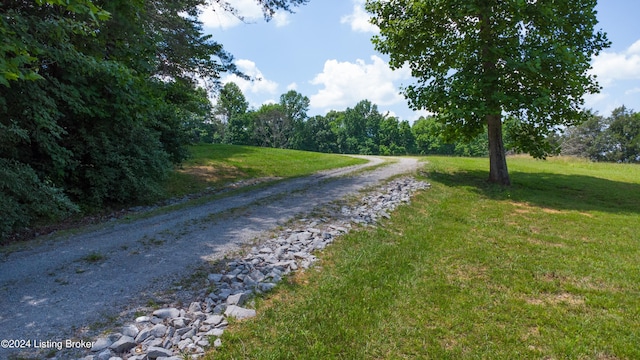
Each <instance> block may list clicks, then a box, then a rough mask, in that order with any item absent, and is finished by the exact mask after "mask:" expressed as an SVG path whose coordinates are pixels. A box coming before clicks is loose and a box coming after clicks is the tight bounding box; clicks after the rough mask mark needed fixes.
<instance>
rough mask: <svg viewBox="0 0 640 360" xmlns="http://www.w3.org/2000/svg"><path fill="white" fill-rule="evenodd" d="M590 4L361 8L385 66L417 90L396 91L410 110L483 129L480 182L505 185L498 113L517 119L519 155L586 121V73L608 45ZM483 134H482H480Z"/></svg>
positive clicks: (428, 1) (592, 86) (590, 0)
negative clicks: (407, 73)
mask: <svg viewBox="0 0 640 360" xmlns="http://www.w3.org/2000/svg"><path fill="white" fill-rule="evenodd" d="M595 5H596V0H558V1H525V0H521V1H499V0H469V1H459V0H445V1H436V0H394V1H387V0H368V1H367V4H366V9H367V10H368V11H369V12H370V13H372V15H373V18H372V23H373V24H375V25H377V26H378V27H379V28H380V35H377V36H375V37H374V39H373V42H374V44H375V47H376V49H377V50H379V51H381V52H382V53H385V54H389V55H390V66H391V67H392V68H393V69H397V68H400V67H403V66H406V65H408V66H409V67H410V68H411V71H412V75H413V76H414V77H415V78H417V79H418V80H417V83H416V84H413V85H409V86H407V87H406V88H405V89H404V94H405V96H406V97H407V98H408V99H409V103H410V105H411V106H412V107H413V108H415V109H426V110H429V111H431V112H434V113H436V114H438V120H439V121H441V122H442V123H443V124H444V126H445V127H444V129H443V131H445V132H447V133H448V134H449V135H452V136H455V137H456V138H466V139H472V138H474V137H476V136H477V135H478V134H480V133H481V132H484V131H488V139H489V154H490V156H489V157H490V169H489V180H490V181H491V182H494V183H499V184H503V185H509V184H510V178H509V173H508V170H507V162H506V157H505V149H504V146H503V139H502V115H503V114H505V113H506V114H509V115H513V116H515V117H517V118H518V119H520V120H521V123H520V126H521V129H520V131H518V132H517V133H518V134H519V136H521V137H522V141H520V144H521V145H522V150H523V151H526V152H529V153H531V154H532V155H534V156H536V157H541V158H544V156H546V155H547V151H548V150H549V147H548V146H547V145H546V141H547V135H548V134H550V133H553V132H555V131H556V129H557V128H559V127H562V126H570V125H574V124H577V123H579V122H580V121H583V120H584V119H585V118H584V116H583V112H581V111H580V107H581V105H582V104H583V100H582V99H583V95H584V94H585V93H595V92H598V91H599V86H598V85H597V83H596V81H595V78H594V77H593V76H591V75H588V74H587V71H588V70H589V67H590V65H589V64H590V61H591V58H592V56H594V55H596V54H598V53H599V51H601V50H602V49H604V48H606V47H607V46H608V45H609V43H608V41H607V39H606V36H605V34H604V33H602V32H600V31H599V32H594V27H595V26H596V24H597V19H596V12H595V10H594V7H595ZM485 128H486V129H488V130H485Z"/></svg>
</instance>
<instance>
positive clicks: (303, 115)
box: [280, 90, 310, 149]
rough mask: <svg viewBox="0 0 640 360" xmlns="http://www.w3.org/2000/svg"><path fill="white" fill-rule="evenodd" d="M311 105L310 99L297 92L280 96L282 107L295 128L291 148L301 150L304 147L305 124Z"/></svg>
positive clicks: (290, 142) (289, 145) (290, 143)
mask: <svg viewBox="0 0 640 360" xmlns="http://www.w3.org/2000/svg"><path fill="white" fill-rule="evenodd" d="M309 104H310V101H309V98H308V97H306V96H304V95H302V94H300V93H299V92H297V91H295V90H289V91H288V92H287V93H285V94H282V95H280V105H281V106H282V108H283V109H284V112H285V114H286V116H287V118H288V121H290V122H291V126H292V127H293V129H292V134H291V138H290V139H289V144H288V147H289V148H292V149H300V148H301V147H302V142H303V141H304V140H303V136H304V135H303V132H304V122H305V121H306V120H307V111H309Z"/></svg>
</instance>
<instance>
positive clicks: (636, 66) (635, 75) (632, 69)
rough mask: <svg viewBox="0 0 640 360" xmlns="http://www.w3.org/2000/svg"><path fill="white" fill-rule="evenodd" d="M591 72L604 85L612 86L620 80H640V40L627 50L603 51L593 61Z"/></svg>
mask: <svg viewBox="0 0 640 360" xmlns="http://www.w3.org/2000/svg"><path fill="white" fill-rule="evenodd" d="M592 67H593V68H592V69H591V71H590V73H591V74H593V75H596V76H597V77H598V82H599V83H600V84H601V85H602V86H610V85H612V84H613V83H614V82H616V81H618V80H640V40H638V41H636V42H635V43H634V44H633V45H631V46H630V47H629V48H628V49H627V50H626V51H623V52H619V53H613V52H602V53H600V55H598V56H597V57H595V58H594V59H593V62H592Z"/></svg>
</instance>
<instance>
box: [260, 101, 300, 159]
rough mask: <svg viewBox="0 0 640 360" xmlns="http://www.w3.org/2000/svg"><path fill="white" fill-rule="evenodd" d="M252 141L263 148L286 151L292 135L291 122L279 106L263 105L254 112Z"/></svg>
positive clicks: (283, 109)
mask: <svg viewBox="0 0 640 360" xmlns="http://www.w3.org/2000/svg"><path fill="white" fill-rule="evenodd" d="M254 116H255V117H254V128H253V137H254V141H255V142H256V143H257V144H258V145H260V146H265V147H273V148H281V149H286V148H288V147H289V144H290V141H291V138H292V136H293V133H294V127H293V122H292V120H291V118H289V116H287V111H286V109H285V108H284V107H283V106H282V105H281V104H265V105H262V106H261V107H260V109H258V111H256V112H255V115H254Z"/></svg>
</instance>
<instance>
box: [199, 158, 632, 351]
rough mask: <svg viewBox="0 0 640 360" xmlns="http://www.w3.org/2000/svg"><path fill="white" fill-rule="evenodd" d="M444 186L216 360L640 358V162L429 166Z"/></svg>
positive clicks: (300, 280)
mask: <svg viewBox="0 0 640 360" xmlns="http://www.w3.org/2000/svg"><path fill="white" fill-rule="evenodd" d="M427 160H428V163H427V164H425V165H424V172H425V173H427V174H428V175H427V178H426V180H427V181H429V182H430V183H431V184H432V185H433V186H432V188H431V189H430V190H427V191H424V192H421V193H420V194H418V195H417V196H416V197H415V198H414V200H413V203H412V204H411V205H409V206H405V207H401V208H400V209H398V210H397V211H396V212H395V213H394V215H393V218H392V219H391V220H390V221H387V222H385V223H384V224H383V226H382V227H378V228H376V229H372V230H361V231H358V232H354V233H351V234H349V235H347V236H345V237H343V238H341V239H340V240H339V241H338V242H336V243H335V244H334V245H333V246H331V247H329V248H328V249H327V250H326V251H325V252H324V253H322V254H321V255H320V258H321V262H320V263H319V264H320V265H319V267H317V268H316V270H309V271H307V272H306V273H304V274H298V275H296V276H294V277H292V278H288V279H287V280H286V281H285V282H284V283H283V284H282V285H281V286H279V287H278V288H277V291H276V292H274V293H272V294H271V295H269V296H268V297H266V298H262V299H258V300H257V308H258V317H257V318H255V319H252V320H249V321H245V322H241V323H234V324H232V326H231V327H230V328H229V330H228V331H226V332H225V335H224V336H223V347H222V348H220V349H217V350H212V351H211V352H210V353H209V357H208V358H209V359H640V221H639V220H640V166H637V165H621V164H594V163H590V162H585V161H580V160H575V159H564V158H561V159H550V160H548V161H536V160H532V159H529V158H525V157H514V158H509V160H508V162H509V169H510V173H511V176H512V182H513V186H512V187H510V188H506V189H505V188H501V187H498V186H493V185H489V184H487V183H486V181H485V179H487V178H488V167H489V166H488V160H487V159H467V158H445V157H429V158H427Z"/></svg>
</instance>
